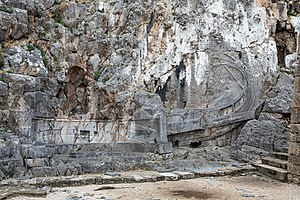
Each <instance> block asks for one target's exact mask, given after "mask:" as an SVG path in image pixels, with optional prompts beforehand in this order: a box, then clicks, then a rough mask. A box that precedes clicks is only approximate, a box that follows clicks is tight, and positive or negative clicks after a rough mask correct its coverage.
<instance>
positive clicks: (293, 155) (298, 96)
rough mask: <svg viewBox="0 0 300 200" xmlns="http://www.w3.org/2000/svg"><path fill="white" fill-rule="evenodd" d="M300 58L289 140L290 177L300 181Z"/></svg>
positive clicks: (296, 74) (296, 73) (297, 181)
mask: <svg viewBox="0 0 300 200" xmlns="http://www.w3.org/2000/svg"><path fill="white" fill-rule="evenodd" d="M299 61H300V60H299V59H298V61H297V64H296V68H295V73H294V76H295V79H294V96H293V102H292V117H291V123H292V125H291V135H290V141H289V160H288V161H289V163H288V172H289V175H288V179H289V181H292V182H294V183H297V184H299V183H300V62H299Z"/></svg>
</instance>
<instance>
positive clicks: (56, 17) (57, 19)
mask: <svg viewBox="0 0 300 200" xmlns="http://www.w3.org/2000/svg"><path fill="white" fill-rule="evenodd" d="M53 19H54V22H55V24H54V26H55V28H57V27H58V24H61V25H63V26H64V27H68V24H67V23H66V22H65V20H64V19H63V18H62V16H60V15H54V16H53Z"/></svg>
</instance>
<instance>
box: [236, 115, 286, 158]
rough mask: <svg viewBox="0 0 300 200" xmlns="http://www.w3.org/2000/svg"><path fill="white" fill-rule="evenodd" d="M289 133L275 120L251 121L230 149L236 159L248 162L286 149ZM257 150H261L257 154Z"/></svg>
mask: <svg viewBox="0 0 300 200" xmlns="http://www.w3.org/2000/svg"><path fill="white" fill-rule="evenodd" d="M288 140H289V132H287V131H286V129H285V127H284V126H283V125H282V124H281V123H280V122H279V121H275V120H260V121H258V120H251V121H249V122H247V124H246V125H245V126H244V127H243V129H242V130H241V133H240V135H239V137H238V138H237V140H236V141H235V142H234V144H233V146H232V148H233V152H234V156H235V158H237V159H240V160H244V161H249V160H256V159H258V158H260V156H266V154H268V153H269V152H272V151H282V150H283V149H285V148H286V147H288ZM257 149H261V152H262V153H259V151H257Z"/></svg>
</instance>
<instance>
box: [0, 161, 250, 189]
mask: <svg viewBox="0 0 300 200" xmlns="http://www.w3.org/2000/svg"><path fill="white" fill-rule="evenodd" d="M254 170H255V168H254V167H252V166H250V165H246V166H243V167H224V168H222V169H219V170H217V171H198V172H183V171H175V172H168V173H159V172H155V171H130V172H122V173H121V175H120V176H114V177H113V176H107V175H103V174H101V175H96V174H90V175H80V176H65V177H45V178H32V179H27V180H20V179H7V180H3V181H1V183H0V187H4V186H10V187H13V186H35V187H38V188H42V187H46V186H47V187H75V186H84V185H90V184H98V185H101V184H118V183H142V182H157V181H178V180H181V179H193V178H200V177H210V176H226V175H236V174H239V173H245V172H249V171H254Z"/></svg>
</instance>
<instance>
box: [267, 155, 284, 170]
mask: <svg viewBox="0 0 300 200" xmlns="http://www.w3.org/2000/svg"><path fill="white" fill-rule="evenodd" d="M261 161H262V164H266V165H270V166H273V167H278V168H282V169H287V163H288V161H286V160H281V159H277V158H273V157H264V158H261Z"/></svg>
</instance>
